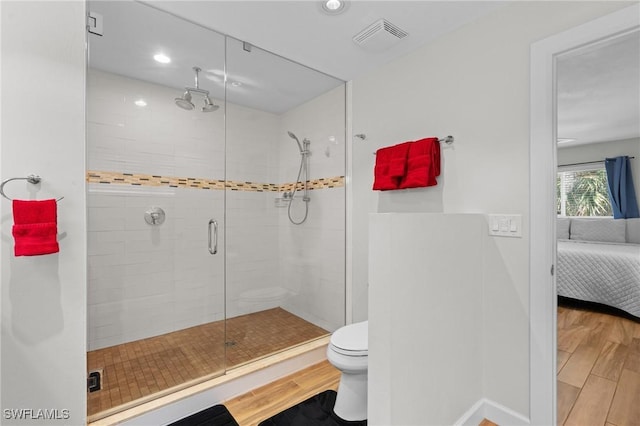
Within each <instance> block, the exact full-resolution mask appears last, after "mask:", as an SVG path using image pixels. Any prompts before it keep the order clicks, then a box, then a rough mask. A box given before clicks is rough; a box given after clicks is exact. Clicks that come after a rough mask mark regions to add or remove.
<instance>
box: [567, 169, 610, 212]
mask: <svg viewBox="0 0 640 426" xmlns="http://www.w3.org/2000/svg"><path fill="white" fill-rule="evenodd" d="M556 189H557V203H556V204H557V213H558V215H559V216H613V210H612V209H611V201H609V190H608V189H607V172H606V171H605V169H604V167H598V168H591V169H581V170H575V169H571V170H562V169H559V171H558V176H557V179H556Z"/></svg>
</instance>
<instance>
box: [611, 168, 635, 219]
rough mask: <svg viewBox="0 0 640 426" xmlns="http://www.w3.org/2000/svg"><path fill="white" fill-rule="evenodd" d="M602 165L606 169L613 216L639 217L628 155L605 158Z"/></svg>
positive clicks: (620, 217) (616, 217)
mask: <svg viewBox="0 0 640 426" xmlns="http://www.w3.org/2000/svg"><path fill="white" fill-rule="evenodd" d="M604 167H605V169H606V170H607V180H608V186H609V199H610V200H611V207H613V218H614V219H628V218H631V217H640V215H639V214H638V201H637V200H636V191H635V188H634V186H633V177H632V176H631V164H629V157H627V156H624V157H615V158H607V159H605V161H604Z"/></svg>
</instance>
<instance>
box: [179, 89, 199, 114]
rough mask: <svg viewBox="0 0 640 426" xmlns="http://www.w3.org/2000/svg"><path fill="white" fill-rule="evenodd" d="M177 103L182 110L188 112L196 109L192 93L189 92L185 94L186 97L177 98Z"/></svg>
mask: <svg viewBox="0 0 640 426" xmlns="http://www.w3.org/2000/svg"><path fill="white" fill-rule="evenodd" d="M175 103H176V105H177V106H179V107H180V108H182V109H186V110H188V111H190V110H192V109H194V108H195V105H193V103H192V102H191V93H189V91H188V90H187V91H186V92H184V95H182V97H180V98H175Z"/></svg>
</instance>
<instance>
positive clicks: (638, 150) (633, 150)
mask: <svg viewBox="0 0 640 426" xmlns="http://www.w3.org/2000/svg"><path fill="white" fill-rule="evenodd" d="M624 155H628V156H630V157H636V158H635V159H634V160H631V175H632V176H633V184H634V186H635V189H636V199H638V200H640V161H639V160H640V139H637V138H636V139H624V140H619V141H609V142H599V143H590V144H584V145H579V146H568V147H562V146H561V145H560V146H559V147H558V165H563V164H573V163H582V162H587V161H601V160H604V159H605V158H610V157H617V156H624ZM603 167H604V163H603Z"/></svg>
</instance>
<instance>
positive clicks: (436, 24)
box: [145, 0, 505, 81]
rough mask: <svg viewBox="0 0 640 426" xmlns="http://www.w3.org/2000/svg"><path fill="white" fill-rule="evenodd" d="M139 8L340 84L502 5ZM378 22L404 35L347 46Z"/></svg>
mask: <svg viewBox="0 0 640 426" xmlns="http://www.w3.org/2000/svg"><path fill="white" fill-rule="evenodd" d="M145 3H147V4H151V5H153V6H154V7H158V8H160V9H163V10H166V11H168V12H171V13H173V14H175V15H176V16H181V17H183V18H185V19H188V20H190V21H193V22H196V23H198V24H201V25H203V26H205V27H208V28H212V29H215V30H217V31H220V32H222V33H224V34H227V35H230V36H232V37H235V38H237V39H240V40H243V41H247V42H249V43H252V44H254V45H255V46H258V47H261V48H263V49H266V50H269V51H271V52H273V53H276V54H278V55H281V56H283V57H285V58H289V59H291V60H293V61H296V62H299V63H301V64H305V65H307V66H309V67H311V68H314V69H317V70H320V71H322V72H324V73H327V74H329V75H332V76H334V77H337V78H339V79H342V80H345V81H347V80H352V79H353V78H355V77H356V76H358V75H361V74H363V73H365V72H367V71H369V70H372V69H374V68H376V67H378V66H380V65H381V64H384V63H387V62H389V61H391V60H393V59H395V58H398V57H399V56H402V55H405V54H407V53H408V52H411V51H412V50H414V49H416V48H417V47H419V46H421V45H423V44H425V43H426V42H427V41H429V40H433V39H435V38H437V37H439V36H441V35H442V34H445V33H447V32H450V31H453V30H454V29H456V28H458V27H460V26H462V25H465V24H467V23H468V22H470V21H473V20H475V19H478V18H479V17H482V16H484V15H486V14H488V13H491V12H492V11H494V10H495V9H497V8H498V7H501V6H503V5H504V4H505V2H485V1H415V0H412V1H401V0H392V1H380V0H373V1H370V0H354V1H349V2H348V3H347V5H348V6H347V8H346V9H345V10H344V12H343V13H341V14H339V15H336V16H329V15H327V14H326V13H324V12H323V11H322V7H321V2H320V1H316V0H298V1H265V0H262V1H245V0H241V1H239V0H236V1H217V0H214V1H165V0H159V1H158V0H155V1H154V0H150V1H145ZM381 18H385V19H387V20H388V21H389V22H391V23H392V24H394V25H396V26H398V27H399V28H401V29H402V30H404V31H406V32H407V33H408V34H409V35H408V36H407V37H406V38H404V39H402V40H401V41H400V42H398V43H397V44H396V45H395V46H393V47H392V48H390V49H387V50H384V51H367V50H365V49H363V48H361V47H359V46H358V45H356V44H355V43H354V42H353V41H352V37H353V36H355V35H356V34H358V33H359V32H360V31H362V30H363V29H365V28H366V27H368V26H369V25H371V24H373V23H374V22H376V21H377V20H379V19H381Z"/></svg>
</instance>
